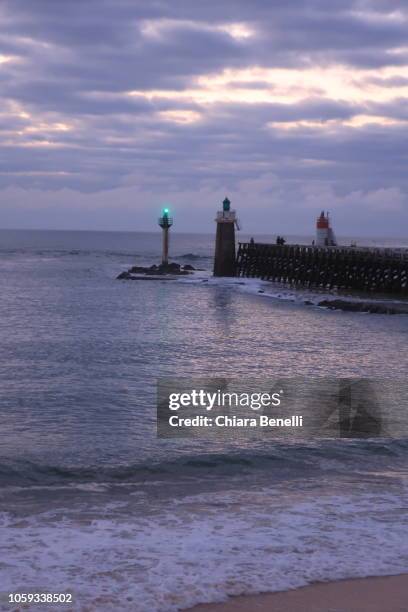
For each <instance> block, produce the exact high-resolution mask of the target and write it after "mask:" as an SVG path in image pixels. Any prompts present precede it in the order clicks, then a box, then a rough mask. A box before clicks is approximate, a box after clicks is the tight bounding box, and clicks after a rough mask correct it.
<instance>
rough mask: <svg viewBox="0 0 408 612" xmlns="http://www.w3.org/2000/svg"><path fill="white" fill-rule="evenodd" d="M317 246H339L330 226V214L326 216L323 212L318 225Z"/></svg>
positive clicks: (318, 219)
mask: <svg viewBox="0 0 408 612" xmlns="http://www.w3.org/2000/svg"><path fill="white" fill-rule="evenodd" d="M316 246H318V247H324V246H337V240H336V236H335V235H334V232H333V229H332V227H331V225H330V219H329V213H326V215H325V214H324V210H322V212H321V214H320V217H318V218H317V223H316Z"/></svg>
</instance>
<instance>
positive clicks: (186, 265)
mask: <svg viewBox="0 0 408 612" xmlns="http://www.w3.org/2000/svg"><path fill="white" fill-rule="evenodd" d="M183 270H195V267H194V266H191V265H190V264H185V265H184V266H183Z"/></svg>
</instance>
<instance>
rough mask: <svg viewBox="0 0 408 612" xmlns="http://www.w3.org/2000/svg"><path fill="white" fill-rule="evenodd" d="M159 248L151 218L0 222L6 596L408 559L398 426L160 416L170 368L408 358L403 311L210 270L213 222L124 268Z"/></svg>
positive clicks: (327, 368)
mask: <svg viewBox="0 0 408 612" xmlns="http://www.w3.org/2000/svg"><path fill="white" fill-rule="evenodd" d="M297 241H300V239H297ZM388 246H390V244H388ZM396 246H397V245H396ZM398 246H401V241H400V242H399V244H398ZM402 246H404V245H403V244H402ZM159 251H160V234H158V233H156V234H137V233H130V232H129V233H113V232H112V233H110V232H40V231H38V232H35V231H26V232H24V231H20V232H17V231H16V232H12V231H8V232H6V231H3V232H0V291H1V299H0V338H1V362H0V377H1V386H0V435H1V438H0V585H1V586H0V590H1V594H0V595H1V597H2V600H1V604H0V605H1V606H2V607H1V608H0V609H4V610H9V609H10V606H9V605H8V604H6V603H5V601H6V600H5V596H6V594H7V593H12V592H21V591H24V592H53V593H67V592H71V593H73V597H74V605H73V606H72V607H71V609H76V610H81V609H84V610H85V609H87V610H118V609H123V610H126V609H129V610H136V611H138V612H139V611H140V612H156V611H161V612H167V611H168V612H170V611H174V610H177V609H182V608H186V607H188V606H192V605H194V604H195V603H199V602H205V601H217V600H222V599H224V598H226V597H227V596H228V595H238V594H245V593H254V592H263V591H273V590H281V589H288V588H293V587H297V586H301V585H305V584H308V583H310V582H312V581H316V580H333V579H340V578H347V577H356V576H368V575H381V574H393V573H400V572H405V571H408V539H407V537H406V533H407V528H408V512H407V506H408V495H407V474H408V472H407V468H408V461H407V458H408V442H407V440H406V439H405V438H402V437H394V439H377V440H320V441H318V440H314V441H313V440H309V441H304V442H303V443H296V444H295V443H292V444H290V443H289V442H283V441H279V440H271V438H268V440H264V439H255V438H254V439H252V438H249V437H246V436H241V437H234V436H231V439H229V438H228V437H225V436H224V438H223V439H222V440H221V439H213V440H207V439H204V438H203V439H201V438H195V439H194V440H189V439H176V440H161V439H157V436H156V383H157V380H159V379H161V378H162V377H166V376H174V377H187V376H188V377H200V376H205V377H212V376H213V377H226V378H228V379H234V378H236V379H239V380H243V379H245V378H257V377H265V376H273V377H275V376H304V377H319V376H331V377H361V376H363V377H374V378H378V377H382V378H384V379H390V378H393V377H404V376H405V375H406V372H407V367H408V342H407V339H408V316H405V315H400V316H387V315H367V314H360V313H345V312H339V311H329V310H325V309H322V308H319V307H317V306H305V305H304V304H303V301H304V297H305V295H306V294H300V295H299V294H295V293H294V292H291V291H290V290H286V289H284V288H276V287H273V286H272V285H270V284H264V283H261V281H257V280H250V281H246V280H244V279H229V280H226V279H212V278H211V274H210V271H211V266H212V251H213V239H212V236H205V235H177V234H174V235H173V236H172V244H171V251H172V254H173V258H174V260H175V261H177V262H179V263H181V264H183V263H189V264H192V265H194V266H195V267H196V268H200V269H201V271H199V272H197V273H195V274H194V275H192V276H191V277H187V278H181V279H180V280H177V281H175V282H164V281H163V282H162V281H155V282H148V281H143V282H142V281H129V282H125V281H118V280H116V276H117V275H118V274H119V272H121V271H123V270H124V269H126V268H128V267H129V266H131V265H134V264H140V265H145V264H151V263H158V262H159V259H158V257H157V254H158V252H159ZM241 283H244V284H241ZM259 290H262V291H265V293H263V294H260V293H258V291H259ZM276 298H278V299H276ZM36 609H41V608H40V607H37V608H36Z"/></svg>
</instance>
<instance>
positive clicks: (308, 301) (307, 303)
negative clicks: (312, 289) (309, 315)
mask: <svg viewBox="0 0 408 612" xmlns="http://www.w3.org/2000/svg"><path fill="white" fill-rule="evenodd" d="M303 303H304V304H305V305H306V306H313V302H311V301H310V300H305V301H304V302H303Z"/></svg>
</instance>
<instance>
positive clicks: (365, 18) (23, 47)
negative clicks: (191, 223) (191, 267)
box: [0, 0, 408, 231]
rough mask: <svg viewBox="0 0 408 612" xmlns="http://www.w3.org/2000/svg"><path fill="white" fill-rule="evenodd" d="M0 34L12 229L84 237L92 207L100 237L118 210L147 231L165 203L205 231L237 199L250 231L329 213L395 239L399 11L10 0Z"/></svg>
mask: <svg viewBox="0 0 408 612" xmlns="http://www.w3.org/2000/svg"><path fill="white" fill-rule="evenodd" d="M0 18H1V23H2V27H1V29H0V91H1V96H2V106H1V109H0V190H2V201H3V202H8V204H4V206H3V207H4V215H3V219H4V220H5V223H12V224H13V225H16V224H17V225H18V222H17V221H18V219H17V217H18V211H25V210H26V208H27V206H28V209H29V210H30V211H34V210H35V209H36V207H38V211H39V217H38V218H37V220H36V222H38V220H39V219H40V220H41V222H42V223H43V224H45V225H46V224H47V223H46V221H47V219H51V218H55V219H56V220H57V219H58V215H60V217H59V218H60V219H61V223H62V224H64V223H68V221H69V223H70V225H71V226H78V227H80V226H81V224H85V225H88V226H89V222H90V221H89V220H90V219H91V218H92V211H94V209H95V203H96V202H100V203H101V207H102V209H103V210H104V211H105V212H104V214H103V215H102V216H100V215H99V217H98V218H99V219H100V220H101V219H106V225H107V227H111V226H112V223H113V224H115V223H118V224H119V225H120V223H121V221H120V222H119V221H118V219H120V215H118V214H117V209H118V206H119V207H120V210H121V211H122V213H123V215H124V217H129V215H130V216H131V214H132V213H131V211H132V207H135V209H136V208H137V209H138V215H139V218H141V219H142V220H143V223H144V224H145V225H146V226H148V225H149V223H150V221H149V219H150V217H151V213H152V209H154V207H155V206H156V203H157V202H160V201H163V200H167V199H168V198H169V197H171V198H172V199H173V200H174V202H176V203H177V202H179V204H180V210H184V209H186V210H191V206H192V207H194V210H195V211H196V213H195V214H196V215H198V217H199V218H200V219H202V221H203V222H204V219H205V218H206V217H208V218H210V219H212V215H213V209H214V207H215V206H216V205H217V204H218V199H219V198H221V197H223V194H225V192H226V191H228V192H229V193H231V194H232V196H233V197H235V198H236V200H237V202H238V204H239V205H240V206H241V207H243V209H245V208H247V207H248V206H249V207H250V209H251V211H252V215H251V221H250V227H252V229H251V231H255V229H256V227H255V226H257V227H259V228H262V227H263V222H262V216H263V215H265V213H266V211H267V210H268V206H270V202H271V201H272V200H273V202H275V208H274V214H275V215H276V218H277V222H279V223H281V224H282V225H283V226H284V225H285V223H286V222H292V223H294V221H293V219H295V218H296V220H298V219H299V223H300V224H302V223H303V226H304V227H306V226H307V220H306V217H302V215H306V214H307V215H312V209H313V208H314V207H317V208H320V204H319V198H322V197H325V198H327V200H328V201H329V202H331V206H333V207H334V209H335V210H336V211H337V213H336V214H338V215H339V218H340V219H342V221H341V222H342V223H343V221H344V224H346V219H347V215H350V211H351V209H353V210H360V211H361V215H362V217H366V216H367V211H368V210H371V211H372V215H370V218H369V220H368V224H369V227H372V228H374V230H375V228H376V227H377V226H378V228H379V229H382V228H383V227H384V222H385V223H386V224H388V225H387V227H388V231H392V228H394V229H395V231H399V229H400V225H401V222H400V220H399V216H400V217H401V218H405V217H404V215H406V212H405V211H406V209H407V206H408V202H407V193H408V181H407V178H406V167H405V166H406V164H405V159H406V141H407V135H408V134H407V132H408V115H407V111H406V107H407V104H406V102H407V97H408V29H407V25H408V12H407V10H406V9H405V8H404V7H402V8H401V3H400V2H396V1H395V2H394V1H393V0H392V1H391V0H390V1H387V2H385V1H384V2H383V1H382V0H380V1H374V0H372V1H371V0H331V2H330V3H328V2H327V0H299V2H297V3H296V8H295V7H294V6H293V4H291V3H288V2H287V1H286V0H285V1H283V0H271V1H270V2H265V1H264V0H253V2H251V3H248V2H247V1H246V0H221V1H220V2H217V3H191V2H190V1H187V0H175V1H172V2H170V1H166V0H165V1H163V2H160V3H159V2H157V3H156V2H150V3H138V2H134V1H133V0H85V1H84V2H78V3H75V7H74V6H73V4H72V3H68V2H66V3H56V2H55V1H54V0H36V2H35V3H30V2H27V1H26V0H5V1H4V2H3V3H2V4H1V6H0ZM11 194H14V195H13V197H12V196H11ZM16 194H17V195H16ZM67 194H69V195H67ZM25 198H26V199H27V201H29V204H27V205H26V204H25ZM110 198H114V199H115V204H112V203H110V201H109V199H110ZM271 199H272V200H271ZM11 201H12V202H13V206H12V207H11V205H10V202H11ZM44 202H47V203H48V204H47V206H46V207H45V208H44ZM188 203H189V204H188ZM350 203H352V204H350ZM387 206H388V207H389V210H390V211H392V213H393V214H392V215H391V216H390V217H389V218H388V220H385V221H384V219H385V217H384V214H383V213H384V210H386V209H387ZM63 210H64V211H65V213H64V214H62V211H63ZM296 210H298V211H300V212H299V215H300V217H296V216H294V214H293V211H296ZM69 211H71V212H69ZM287 211H292V212H291V213H290V214H288V212H287ZM306 211H307V213H306ZM341 211H345V212H344V215H343V213H341ZM30 214H31V213H30ZM33 214H34V213H33ZM98 214H99V213H98ZM313 214H314V213H313ZM359 214H360V213H359ZM47 215H48V216H47ZM33 218H34V217H33ZM153 218H155V217H153ZM27 222H28V217H27V215H22V219H21V224H22V225H24V223H27ZM210 223H211V222H210ZM123 225H124V226H126V222H124V224H123ZM208 227H209V226H208Z"/></svg>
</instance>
